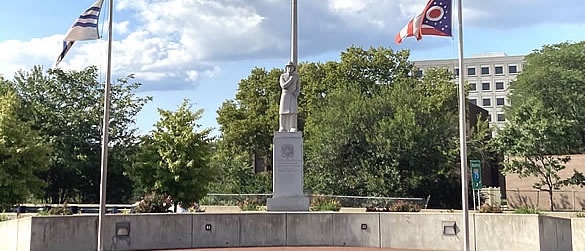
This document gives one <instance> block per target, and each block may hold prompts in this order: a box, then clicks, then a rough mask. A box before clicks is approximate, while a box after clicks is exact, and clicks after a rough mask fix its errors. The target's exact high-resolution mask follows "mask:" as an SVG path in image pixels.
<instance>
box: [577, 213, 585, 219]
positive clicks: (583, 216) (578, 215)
mask: <svg viewBox="0 0 585 251" xmlns="http://www.w3.org/2000/svg"><path fill="white" fill-rule="evenodd" d="M576 216H577V217H579V218H585V212H583V211H581V212H577V214H576Z"/></svg>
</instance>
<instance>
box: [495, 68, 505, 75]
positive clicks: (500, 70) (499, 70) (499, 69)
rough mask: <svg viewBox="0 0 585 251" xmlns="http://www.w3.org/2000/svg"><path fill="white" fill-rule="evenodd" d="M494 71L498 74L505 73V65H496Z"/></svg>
mask: <svg viewBox="0 0 585 251" xmlns="http://www.w3.org/2000/svg"><path fill="white" fill-rule="evenodd" d="M494 71H495V73H496V74H504V67H502V66H496V67H495V68H494Z"/></svg>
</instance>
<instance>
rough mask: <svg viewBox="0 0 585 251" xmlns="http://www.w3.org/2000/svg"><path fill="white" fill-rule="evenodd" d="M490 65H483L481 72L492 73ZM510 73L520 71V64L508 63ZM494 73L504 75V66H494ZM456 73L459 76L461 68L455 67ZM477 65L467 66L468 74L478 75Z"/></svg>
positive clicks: (482, 73)
mask: <svg viewBox="0 0 585 251" xmlns="http://www.w3.org/2000/svg"><path fill="white" fill-rule="evenodd" d="M490 69H491V67H490V66H481V67H480V72H481V75H490V74H491V73H490ZM508 73H509V74H516V73H518V66H517V65H508ZM494 74H495V75H503V74H504V66H494ZM455 75H456V76H459V68H455ZM476 75H477V72H476V67H475V66H469V67H467V76H476Z"/></svg>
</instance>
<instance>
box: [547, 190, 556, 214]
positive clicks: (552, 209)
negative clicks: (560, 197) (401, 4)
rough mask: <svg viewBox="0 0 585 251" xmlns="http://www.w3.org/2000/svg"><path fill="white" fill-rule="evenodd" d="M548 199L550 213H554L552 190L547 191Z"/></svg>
mask: <svg viewBox="0 0 585 251" xmlns="http://www.w3.org/2000/svg"><path fill="white" fill-rule="evenodd" d="M548 198H549V201H550V211H555V204H554V202H553V190H552V189H549V190H548Z"/></svg>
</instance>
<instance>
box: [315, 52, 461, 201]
mask: <svg viewBox="0 0 585 251" xmlns="http://www.w3.org/2000/svg"><path fill="white" fill-rule="evenodd" d="M372 53H377V51H374V52H372ZM385 53H386V54H387V56H386V57H385V58H387V60H389V61H391V62H403V63H401V64H403V65H402V66H395V67H393V68H392V69H394V70H393V71H394V72H395V74H394V75H392V76H393V77H392V78H386V76H384V75H380V76H379V77H380V78H379V79H376V78H373V77H371V76H370V77H369V78H364V79H363V80H364V82H363V85H366V86H367V85H368V84H370V85H372V87H371V88H363V87H360V89H356V88H354V87H351V85H350V87H347V89H343V87H340V88H339V89H337V90H336V91H334V92H332V93H330V94H329V96H328V99H327V100H326V102H324V104H323V106H322V107H320V108H318V109H315V112H314V113H313V114H312V115H311V116H310V117H309V118H308V120H307V125H306V128H307V129H306V134H307V140H306V146H307V166H308V167H307V172H308V175H307V179H308V182H309V186H310V187H312V188H313V189H314V190H316V191H319V192H322V193H335V194H352V195H362V196H365V195H370V196H371V195H376V196H426V195H429V194H431V195H432V197H433V198H436V200H435V201H437V202H439V203H444V204H449V203H451V204H453V203H456V202H454V201H453V198H449V196H450V195H452V193H449V191H451V190H452V191H457V190H456V187H457V179H456V178H457V176H456V173H455V172H454V171H455V168H454V166H455V165H454V164H455V163H456V162H455V159H456V158H454V157H455V156H456V150H457V146H456V142H457V141H456V139H457V138H456V137H457V127H456V125H457V93H456V86H454V85H453V84H452V83H451V82H450V74H449V73H448V72H447V71H444V70H441V71H439V70H436V71H429V73H427V75H426V76H425V78H424V79H417V78H415V77H411V76H409V74H408V72H409V71H408V70H409V69H412V66H411V65H410V64H408V63H406V61H405V60H402V57H403V56H404V55H402V54H397V55H394V54H393V53H392V52H391V51H385ZM358 55H359V54H358ZM394 57H397V59H396V58H394ZM382 58H384V57H382ZM364 60H366V59H364ZM356 61H360V60H356ZM366 61H367V60H366ZM343 63H345V62H343V61H342V64H343ZM371 67H375V66H371ZM364 72H375V70H371V71H366V70H364ZM396 72H398V73H400V74H402V75H400V74H398V73H396ZM371 78H373V79H371ZM354 79H355V77H354ZM350 83H351V82H350ZM380 83H384V84H380ZM437 183H440V184H441V186H442V187H441V188H440V190H439V189H438V187H437ZM437 191H440V192H437ZM451 197H454V196H451ZM455 198H456V197H455Z"/></svg>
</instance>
